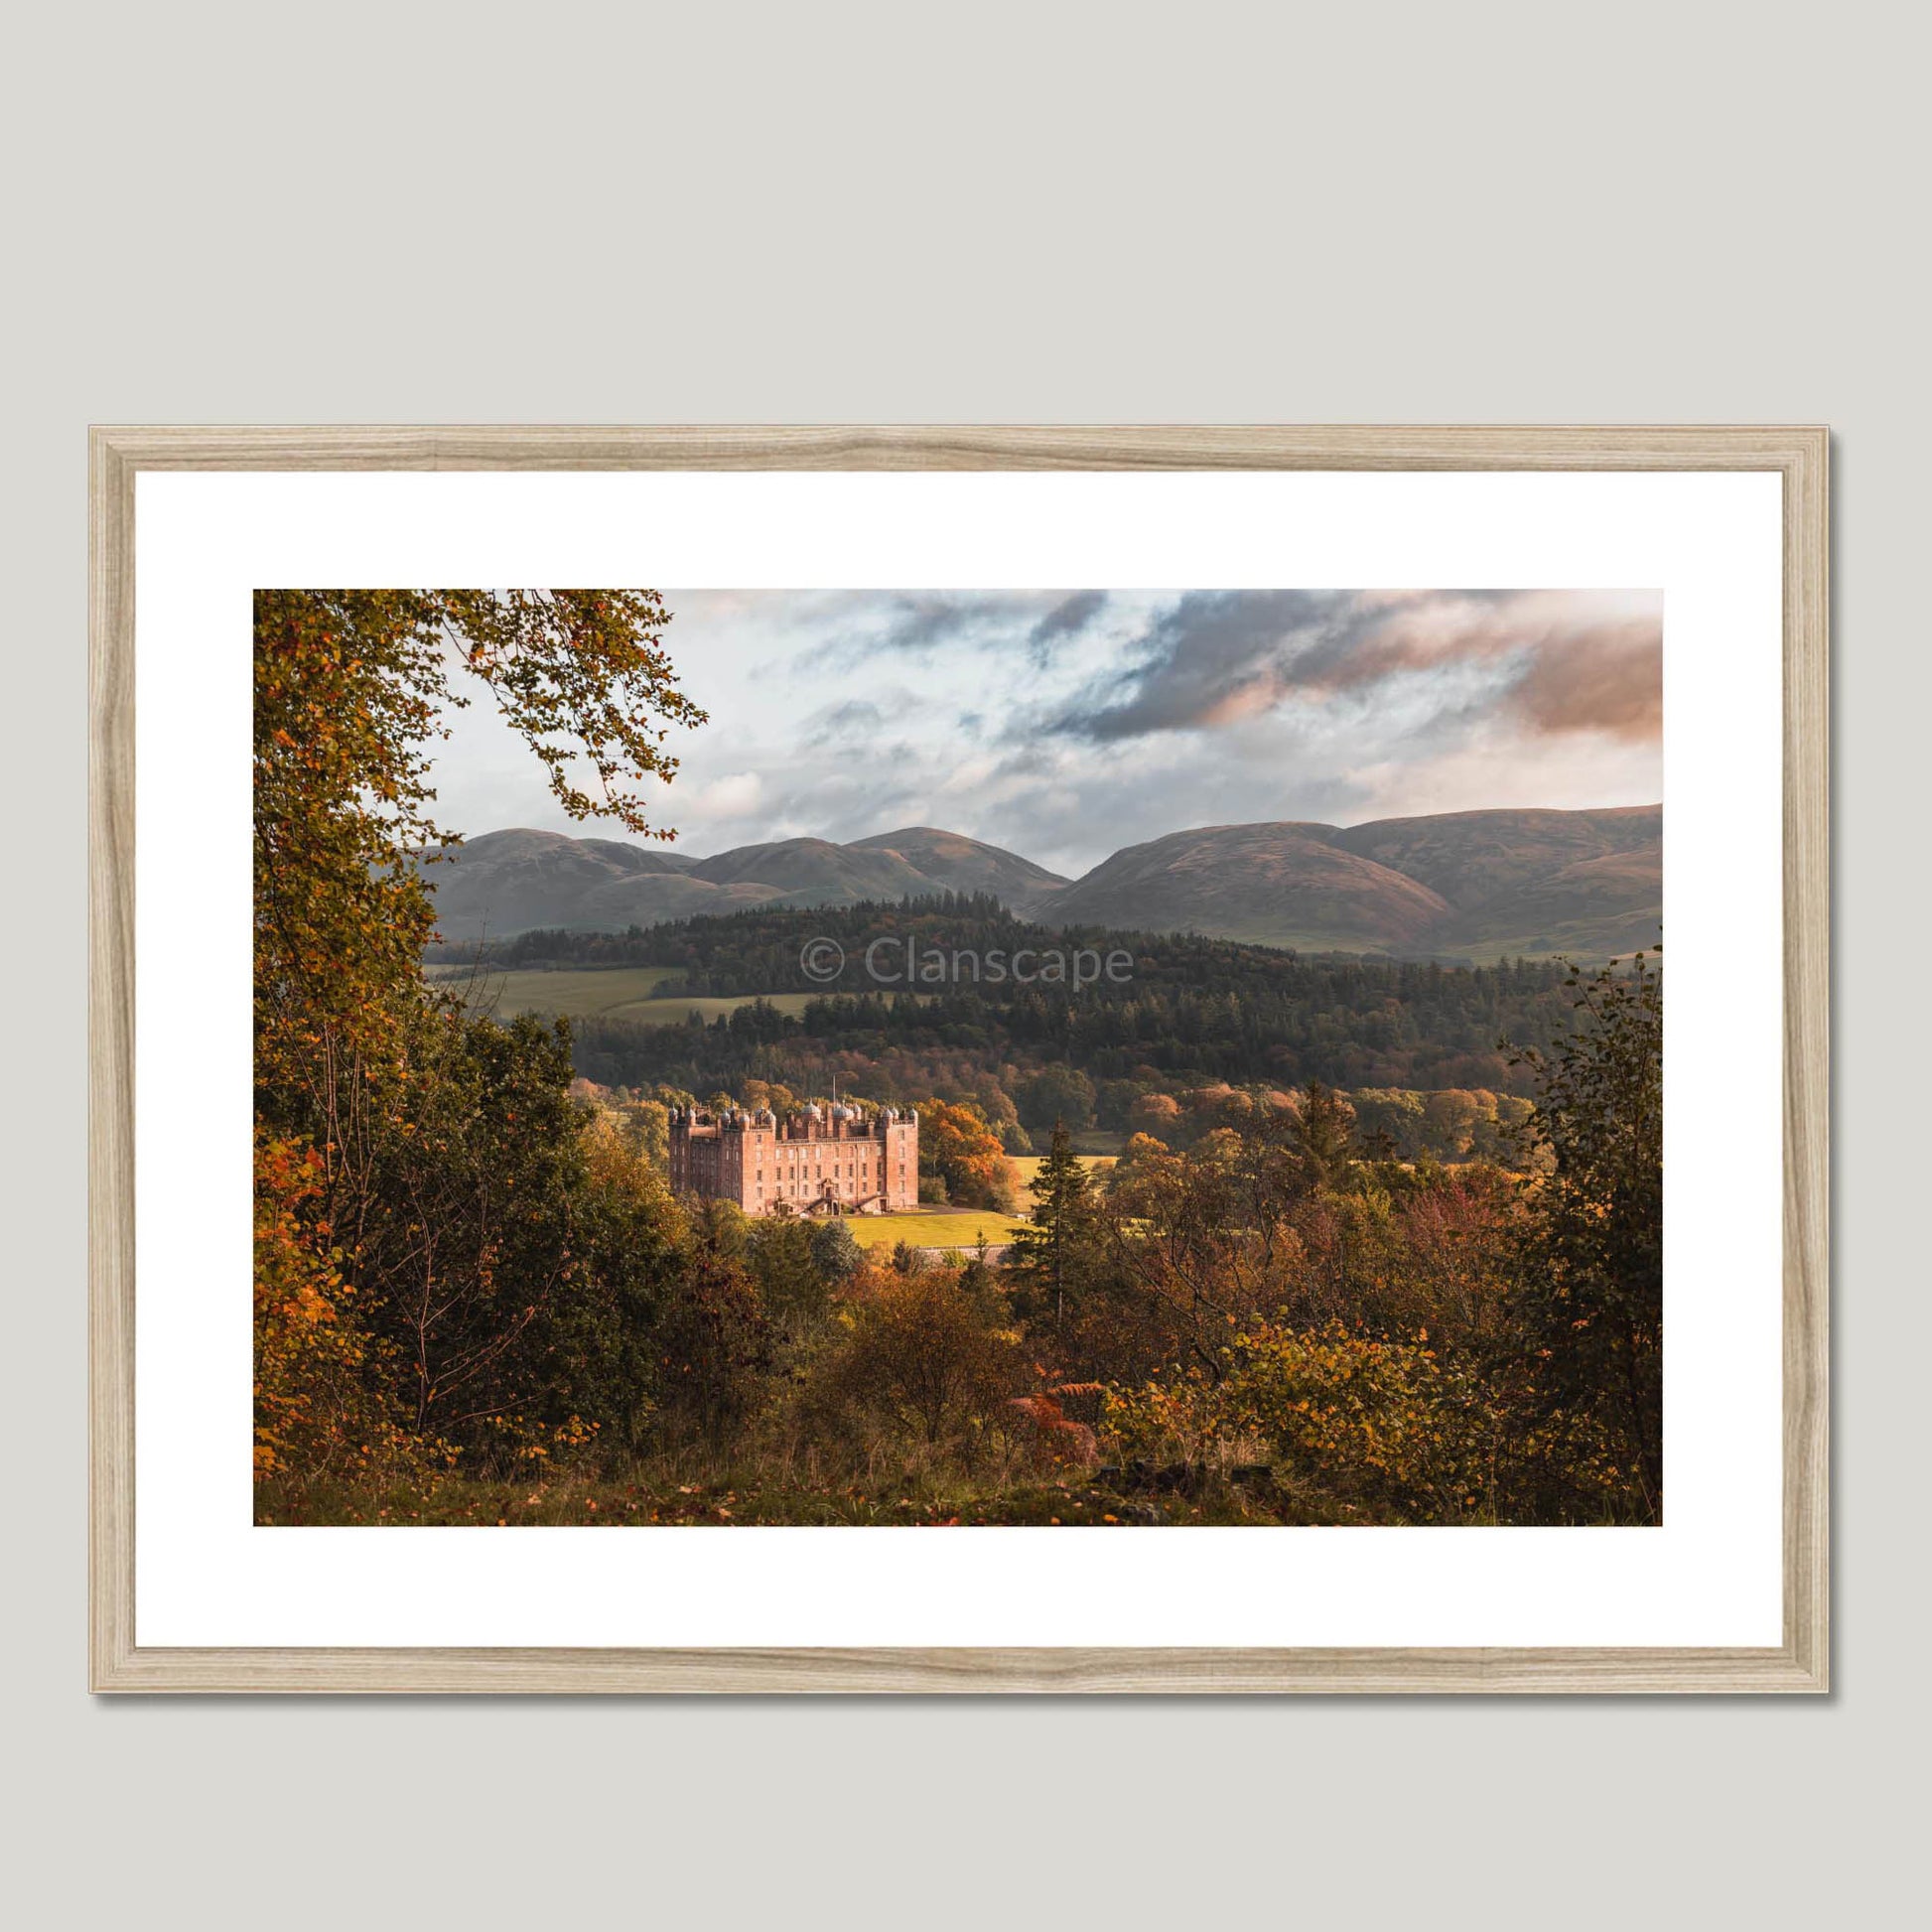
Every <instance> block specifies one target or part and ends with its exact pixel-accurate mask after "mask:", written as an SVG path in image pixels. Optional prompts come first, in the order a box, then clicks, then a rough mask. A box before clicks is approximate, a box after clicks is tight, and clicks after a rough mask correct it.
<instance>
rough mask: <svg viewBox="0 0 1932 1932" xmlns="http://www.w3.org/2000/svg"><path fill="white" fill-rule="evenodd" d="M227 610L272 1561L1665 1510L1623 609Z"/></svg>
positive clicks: (1655, 1205)
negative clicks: (531, 1537)
mask: <svg viewBox="0 0 1932 1932" xmlns="http://www.w3.org/2000/svg"><path fill="white" fill-rule="evenodd" d="M253 605H254V646H253V648H254V661H253V759H252V774H253V880H254V897H253V943H254V960H253V981H254V1029H253V1073H254V1101H253V1111H254V1135H253V1147H254V1177H253V1199H254V1295H253V1309H254V1332H253V1364H254V1368H253V1376H254V1381H253V1443H252V1453H253V1472H254V1479H253V1490H254V1504H253V1509H254V1522H255V1524H256V1525H257V1526H258V1527H261V1528H270V1529H275V1530H282V1529H291V1528H302V1527H309V1526H320V1525H333V1526H350V1525H352V1526H368V1527H375V1526H395V1527H418V1528H420V1527H428V1526H444V1525H456V1526H468V1527H502V1528H536V1527H552V1526H559V1525H570V1526H577V1527H582V1526H608V1527H614V1528H628V1529H672V1528H698V1527H709V1528H733V1527H739V1528H743V1527H759V1526H777V1525H784V1526H801V1527H810V1526H826V1527H846V1528H860V1527H870V1526H890V1527H897V1528H912V1527H920V1528H924V1527H930V1528H972V1527H985V1526H1007V1527H1028V1528H1042V1529H1045V1528H1059V1529H1071V1528H1163V1527H1166V1528H1185V1527H1200V1526H1216V1527H1223V1528H1252V1529H1256V1530H1260V1529H1265V1528H1270V1527H1274V1528H1280V1527H1284V1526H1292V1527H1306V1526H1320V1527H1351V1526H1360V1527H1365V1528H1366V1527H1371V1526H1378V1527H1385V1528H1386V1527H1403V1526H1434V1527H1442V1526H1467V1527H1487V1528H1491V1529H1495V1528H1508V1527H1513V1526H1546V1527H1547V1526H1569V1527H1579V1528H1622V1529H1654V1528H1657V1527H1658V1526H1661V1525H1662V1524H1664V1523H1665V1521H1666V1520H1667V1519H1666V1504H1665V1494H1664V1443H1663V1427H1662V1419H1663V1382H1664V1337H1663V1149H1662V1142H1663V1133H1662V1121H1663V987H1664V980H1663V953H1662V939H1663V931H1662V907H1663V863H1664V859H1663V771H1664V765H1663V730H1664V637H1665V622H1666V612H1665V605H1664V597H1663V594H1662V592H1661V591H1655V590H1641V589H1628V588H1622V589H1600V588H1587V587H1579V588H1575V589H1548V588H1477V589H1468V588H1463V589H1429V588H1422V589H1417V588H1400V587H1397V588H1387V587H1384V588H1342V589H1337V588H1313V589H1275V590H1258V589H1233V590H1230V589H1216V588H1212V587H1206V588H1178V589H1174V588H1170V589H1145V588H1140V589H1121V588H1106V589H1097V588H1079V587H1077V586H1076V587H1071V588H1064V587H1063V588H1056V589H1015V590H988V589H976V590H943V589H935V590H929V591H912V590H904V589H883V590H866V589H853V590H823V589H815V590H796V591H785V590H773V589H752V590H733V589H716V588H713V589H685V590H678V589H672V588H663V589H635V588H632V589H590V590H584V589H558V588H543V589H505V588H457V589H449V588H444V589H435V588H417V589H398V590H368V589H364V590H340V591H329V590H313V589H257V590H256V591H255V593H254V600H253ZM1686 984H1687V985H1688V984H1689V982H1688V981H1687V982H1686ZM236 1452H237V1454H239V1452H240V1446H239V1444H237V1445H236Z"/></svg>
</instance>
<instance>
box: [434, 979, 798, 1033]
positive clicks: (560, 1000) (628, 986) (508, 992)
mask: <svg viewBox="0 0 1932 1932" xmlns="http://www.w3.org/2000/svg"><path fill="white" fill-rule="evenodd" d="M682 977H683V975H682V972H681V970H680V969H679V968H677V967H675V966H610V967H598V968H590V969H586V970H584V971H581V972H571V971H564V972H554V973H553V972H507V973H483V974H473V973H472V972H471V970H470V969H469V968H468V967H462V966H457V967H440V968H432V969H431V972H430V978H431V980H432V982H433V983H436V984H440V985H441V986H443V987H445V988H447V989H449V990H451V991H453V992H456V993H458V994H459V995H460V997H462V998H463V1000H464V1003H465V1004H466V1005H467V1006H468V1007H469V1009H470V1011H471V1012H472V1013H474V1014H475V1015H477V1017H478V1018H479V1019H484V1020H499V1021H500V1020H512V1019H514V1018H515V1017H516V1016H517V1015H518V1014H519V1013H534V1014H538V1015H540V1016H542V1017H544V1018H546V1019H552V1018H555V1017H557V1016H559V1015H562V1016H563V1017H565V1018H567V1019H571V1020H588V1019H592V1018H599V1019H609V1020H629V1021H633V1022H635V1023H637V1024H638V1025H640V1026H646V1027H675V1026H682V1025H683V1023H684V1022H685V1021H686V1020H688V1019H689V1018H690V1017H691V1016H692V1015H693V1014H694V1013H695V1014H696V1015H697V1016H698V1017H699V1018H700V1019H701V1020H704V1021H706V1022H707V1023H709V1022H710V1021H713V1020H716V1019H718V1018H719V1016H720V1015H722V1014H729V1013H736V1012H737V1011H738V1009H739V1008H740V1007H747V1006H751V1005H753V1004H754V1002H755V1000H757V999H759V998H762V999H763V1000H764V1001H765V1002H766V1004H767V1005H769V1006H772V1007H775V1008H776V1009H777V1010H778V1012H780V1013H784V1014H790V1015H791V1016H793V1017H794V1018H796V1017H797V1016H798V1015H799V1014H801V1013H803V1012H804V1010H805V1008H806V1007H807V1006H808V1005H809V1004H810V1002H811V1001H812V1000H813V999H814V998H816V997H817V996H816V995H814V994H811V993H766V994H762V995H753V994H733V995H725V996H693V995H680V994H675V993H670V994H666V993H663V992H661V991H660V989H662V988H663V987H666V986H673V985H676V984H678V983H679V981H680V980H681V979H682Z"/></svg>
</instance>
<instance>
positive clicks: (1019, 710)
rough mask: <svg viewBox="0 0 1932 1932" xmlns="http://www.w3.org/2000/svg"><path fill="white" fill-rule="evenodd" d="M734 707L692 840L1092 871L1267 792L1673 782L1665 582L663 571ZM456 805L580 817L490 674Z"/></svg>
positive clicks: (1388, 800)
mask: <svg viewBox="0 0 1932 1932" xmlns="http://www.w3.org/2000/svg"><path fill="white" fill-rule="evenodd" d="M664 595H665V601H666V603H667V604H668V605H669V607H670V609H671V611H672V613H673V618H672V622H671V624H670V627H669V629H668V630H667V631H666V632H665V643H666V645H667V647H668V648H669V650H670V652H671V654H672V656H673V658H674V659H675V661H676V663H677V666H678V670H679V675H680V677H681V678H682V680H683V682H684V685H685V688H686V689H687V690H688V691H689V692H690V694H691V695H692V697H693V698H695V699H696V700H697V702H698V703H700V704H702V705H703V706H704V707H705V708H706V709H707V710H708V711H709V712H710V714H711V721H710V723H709V724H707V725H705V726H703V727H701V728H699V729H696V730H693V731H689V732H679V733H675V734H673V741H672V743H673V748H674V749H675V750H676V751H677V753H678V754H679V756H680V757H681V758H682V759H683V766H682V769H681V770H680V771H679V772H678V774H677V777H676V779H675V781H674V782H673V783H672V784H671V785H670V786H669V787H668V788H666V789H665V790H664V791H663V793H662V805H661V807H660V815H659V822H660V823H663V824H667V825H674V826H676V828H677V830H678V838H677V840H676V846H677V849H679V850H681V851H687V852H691V853H694V854H706V853H712V852H718V851H722V850H723V849H725V848H726V847H727V846H734V845H747V844H752V843H755V842H757V841H760V840H765V839H779V838H792V837H796V836H799V835H806V834H809V835H812V836H816V837H820V838H827V839H834V840H840V841H843V840H847V839H855V838H864V837H867V836H869V835H871V834H873V833H876V832H888V831H893V830H896V829H897V828H899V827H902V826H908V825H936V826H941V827H944V828H945V829H946V830H948V831H954V832H963V833H965V834H967V835H968V836H969V837H972V838H978V839H985V840H988V841H990V842H991V843H993V844H995V845H1002V846H1006V847H1008V848H1010V849H1011V850H1013V851H1016V852H1021V853H1024V854H1025V855H1026V856H1027V857H1028V858H1031V859H1034V860H1036V861H1037V862H1038V863H1039V864H1041V865H1044V866H1049V867H1051V868H1052V869H1053V870H1054V871H1056V872H1062V873H1066V874H1068V875H1077V874H1078V873H1080V872H1083V871H1085V870H1086V869H1087V868H1088V867H1090V866H1093V865H1095V864H1098V863H1099V861H1100V860H1102V859H1104V858H1105V857H1106V856H1107V855H1108V854H1109V853H1111V852H1115V851H1117V850H1119V848H1120V847H1122V846H1124V845H1132V844H1136V843H1138V842H1140V841H1142V840H1145V839H1151V838H1157V837H1159V836H1160V835H1161V834H1163V833H1166V832H1173V831H1179V830H1182V829H1183V828H1186V827H1189V826H1198V825H1224V824H1236V823H1244V822H1248V821H1252V820H1260V819H1316V820H1321V821H1325V822H1326V823H1329V824H1338V825H1352V824H1356V823H1359V822H1360V821H1362V820H1364V819H1371V818H1390V817H1396V816H1400V815H1404V814H1408V813H1414V812H1444V811H1465V810H1471V809H1476V808H1480V807H1484V806H1500V805H1560V806H1583V805H1637V804H1654V803H1656V802H1657V801H1658V800H1659V799H1660V798H1661V797H1662V796H1663V759H1662V749H1663V748H1662V726H1663V604H1662V598H1661V596H1659V595H1658V594H1655V593H1651V592H1643V591H1186V592H1175V591H1013V592H1003V591H932V592H907V591H667V592H666V593H665V594H664ZM451 722H452V731H453V735H452V737H451V738H450V740H449V741H448V743H447V744H445V745H444V746H443V747H442V748H441V750H440V753H439V756H438V759H437V769H436V784H437V788H438V792H439V811H438V816H439V818H440V820H441V822H442V823H444V824H445V825H448V826H450V827H452V828H453V829H456V830H460V831H463V832H466V833H468V834H470V835H472V836H474V835H476V834H478V833H481V832H487V831H495V830H497V829H499V828H501V827H504V826H511V825H528V826H537V827H543V828H548V829H552V830H556V831H578V832H583V833H603V834H605V835H615V836H621V833H617V834H612V833H611V830H610V828H608V827H598V826H572V825H571V823H570V822H569V820H568V819H566V818H565V816H564V815H563V813H562V812H561V811H560V810H559V808H558V807H557V806H556V804H555V803H554V801H553V800H552V799H551V797H550V794H549V791H548V789H547V787H546V785H545V782H544V774H543V769H542V767H541V765H540V764H539V763H538V762H537V760H536V759H534V758H532V757H531V756H530V755H529V753H528V752H527V751H526V750H525V749H524V748H523V747H522V745H521V744H520V743H519V742H518V741H517V740H516V739H514V738H513V737H512V736H511V735H510V734H509V733H508V732H507V731H505V730H504V728H503V727H502V725H501V724H500V722H498V721H497V720H496V719H495V717H494V716H493V715H492V714H491V711H490V707H489V701H488V699H487V697H486V695H483V694H479V696H478V699H477V702H475V703H473V704H472V706H471V707H470V708H469V709H468V710H467V711H463V712H458V713H455V714H453V716H452V720H451Z"/></svg>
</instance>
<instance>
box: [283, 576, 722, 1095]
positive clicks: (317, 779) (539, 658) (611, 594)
mask: <svg viewBox="0 0 1932 1932" xmlns="http://www.w3.org/2000/svg"><path fill="white" fill-rule="evenodd" d="M668 621H669V614H668V613H667V612H666V610H665V608H664V605H663V602H662V600H661V599H660V598H659V597H658V595H657V593H656V592H654V591H496V592H490V591H258V592H257V593H256V594H255V663H254V670H255V687H254V688H255V730H254V750H255V757H254V838H255V1016H256V1075H257V1082H258V1086H259V1087H261V1088H262V1089H264V1090H265V1098H266V1099H267V1100H268V1101H269V1102H270V1104H271V1106H272V1107H273V1108H275V1109H276V1110H277V1111H281V1110H283V1109H284V1107H285V1104H286V1101H287V1099H288V1097H289V1090H290V1089H294V1090H298V1091H302V1092H305V1093H307V1094H308V1095H309V1096H310V1098H311V1099H312V1101H313V1102H314V1103H315V1104H316V1105H317V1106H318V1107H319V1109H320V1110H321V1111H323V1112H327V1110H328V1108H329V1106H330V1105H331V1104H332V1101H333V1097H334V1096H333V1093H332V1091H331V1087H330V1082H331V1081H332V1079H339V1078H340V1077H342V1075H343V1071H344V1062H343V1051H344V1049H347V1051H348V1052H349V1053H351V1054H353V1053H357V1052H367V1051H368V1050H370V1049H372V1048H373V1049H377V1050H380V1051H382V1052H385V1053H390V1054H393V1052H394V1051H395V1050H396V1041H395V1038H394V1023H395V1020H396V1009H397V1007H398V1004H399V1003H400V1004H402V1005H404V1006H411V1005H414V1004H415V1003H416V1002H417V1001H418V1000H419V998H420V977H419V974H418V962H419V960H420V957H421V953H422V947H423V943H424V941H425V940H426V939H427V938H428V937H429V936H430V933H431V931H432V930H433V928H434V924H435V918H434V906H433V901H432V897H431V895H430V892H429V890H428V887H427V884H426V882H425V879H424V877H423V871H422V867H421V864H420V860H421V859H422V858H423V857H425V856H427V857H429V858H432V859H433V858H434V857H435V856H436V853H437V851H438V849H439V848H443V847H445V846H447V844H448V841H449V835H448V834H447V833H446V832H445V831H444V830H443V829H442V828H441V827H439V826H438V825H437V824H436V822H435V820H434V817H433V811H434V806H435V791H434V789H433V787H432V785H431V782H430V779H431V759H430V748H431V746H432V745H433V744H434V742H435V741H436V740H437V739H438V738H439V737H440V736H445V735H447V726H446V725H445V724H444V722H443V720H444V714H445V712H446V711H447V710H448V709H450V708H453V707H460V706H463V705H466V704H467V703H468V702H469V701H470V694H469V692H468V691H467V690H465V689H464V688H463V687H464V686H465V685H469V686H471V687H472V688H476V687H481V688H482V689H483V691H486V692H487V693H488V694H489V696H490V697H491V698H492V699H493V700H494V702H495V704H496V706H497V708H498V710H499V711H500V712H501V714H502V716H503V717H504V718H505V720H506V721H507V722H508V723H509V725H510V726H511V728H512V729H513V730H514V731H515V732H516V733H517V734H518V735H519V736H520V737H521V738H522V739H523V741H524V743H525V744H526V745H528V747H529V748H530V750H531V752H532V753H533V754H534V755H535V756H536V757H537V758H538V759H540V760H541V761H542V763H543V764H544V766H545V768H546V770H547V771H548V774H549V779H550V785H551V789H552V791H553V793H554V794H555V796H556V797H557V800H558V802H559V803H560V804H561V805H562V806H563V808H564V810H565V811H566V812H568V813H569V814H570V816H571V817H573V818H587V817H591V816H593V815H602V816H608V817H611V818H614V819H616V820H617V822H618V823H620V824H621V825H622V826H623V827H624V828H625V829H626V830H628V831H630V832H633V833H637V834H639V835H646V836H651V837H656V838H668V837H671V836H673V834H672V833H671V832H670V831H668V830H667V829H664V828H661V827H654V826H653V825H652V824H651V823H650V822H649V817H648V815H647V813H646V810H645V801H644V798H643V796H642V794H641V792H640V791H639V789H638V787H639V786H640V785H642V784H643V783H644V782H645V781H647V780H668V779H669V778H670V777H671V775H672V774H673V773H674V772H675V771H676V769H677V763H678V761H677V759H676V758H675V757H674V756H673V755H672V754H670V753H669V752H668V751H667V750H666V749H665V739H666V737H667V735H668V732H669V730H670V729H671V727H673V726H678V725H696V724H701V723H702V722H703V721H704V713H703V712H702V711H700V710H699V709H698V707H697V706H696V705H694V704H693V703H692V702H691V701H690V699H689V698H687V697H686V696H685V695H684V693H683V692H682V691H681V690H680V689H679V687H678V683H677V678H676V676H675V673H674V672H673V670H672V667H671V661H670V658H669V656H668V655H667V653H666V652H665V650H664V647H663V642H662V636H661V633H662V630H663V628H664V626H665V624H666V623H667V622H668ZM318 1049H321V1050H318Z"/></svg>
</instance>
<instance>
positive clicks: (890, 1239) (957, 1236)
mask: <svg viewBox="0 0 1932 1932" xmlns="http://www.w3.org/2000/svg"><path fill="white" fill-rule="evenodd" d="M845 1224H846V1226H847V1227H849V1228H850V1229H851V1230H852V1232H853V1235H854V1236H855V1238H856V1239H857V1240H858V1243H859V1245H860V1246H861V1247H862V1248H878V1247H891V1246H892V1245H893V1244H894V1243H895V1242H896V1241H903V1242H904V1243H905V1244H906V1246H907V1247H911V1248H973V1247H977V1246H978V1244H979V1238H980V1236H981V1235H982V1234H984V1235H985V1236H986V1240H987V1245H988V1246H989V1247H994V1248H997V1247H1000V1246H1002V1245H1003V1244H1004V1243H1006V1242H1008V1241H1011V1240H1012V1239H1013V1235H1014V1230H1015V1229H1016V1228H1023V1227H1025V1226H1026V1225H1027V1223H1026V1222H1025V1221H1022V1220H1018V1219H1016V1218H1015V1217H1014V1216H1013V1215H1011V1214H999V1213H995V1212H994V1211H993V1210H992V1209H990V1208H984V1207H922V1208H920V1209H919V1210H918V1211H917V1212H916V1213H910V1214H851V1215H848V1216H847V1217H846V1223H845Z"/></svg>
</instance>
